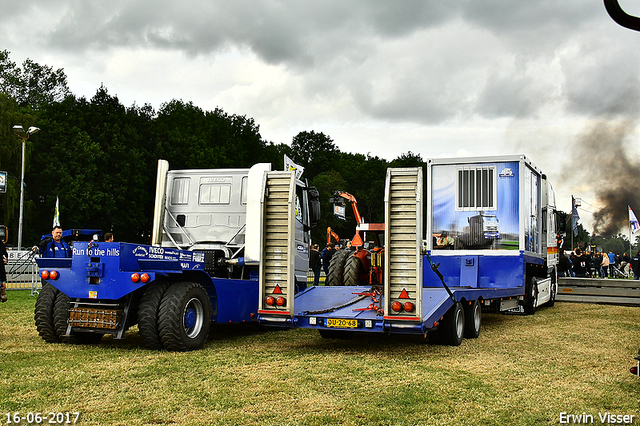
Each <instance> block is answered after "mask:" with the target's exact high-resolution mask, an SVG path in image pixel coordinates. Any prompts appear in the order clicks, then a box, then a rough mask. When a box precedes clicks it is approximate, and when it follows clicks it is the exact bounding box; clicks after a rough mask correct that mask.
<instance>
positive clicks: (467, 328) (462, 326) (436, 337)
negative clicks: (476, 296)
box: [428, 300, 482, 346]
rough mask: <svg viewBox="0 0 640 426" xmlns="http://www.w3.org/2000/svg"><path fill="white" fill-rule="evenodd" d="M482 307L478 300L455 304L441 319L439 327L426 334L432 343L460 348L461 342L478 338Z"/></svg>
mask: <svg viewBox="0 0 640 426" xmlns="http://www.w3.org/2000/svg"><path fill="white" fill-rule="evenodd" d="M481 323H482V307H481V306H480V301H479V300H472V301H466V302H455V303H454V305H453V306H452V307H451V308H450V309H449V310H448V311H447V313H446V314H445V315H444V317H443V318H442V321H441V322H440V326H439V328H438V329H437V330H435V331H430V332H429V333H428V335H429V339H430V340H431V341H433V342H434V343H444V344H447V345H450V346H460V344H462V340H463V339H464V338H465V337H466V338H467V339H476V338H478V336H480V325H481Z"/></svg>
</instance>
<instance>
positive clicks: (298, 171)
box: [284, 154, 304, 179]
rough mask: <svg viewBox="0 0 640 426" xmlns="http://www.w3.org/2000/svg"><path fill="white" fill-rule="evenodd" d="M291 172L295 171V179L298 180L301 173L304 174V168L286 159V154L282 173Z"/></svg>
mask: <svg viewBox="0 0 640 426" xmlns="http://www.w3.org/2000/svg"><path fill="white" fill-rule="evenodd" d="M292 170H295V171H296V178H298V179H300V178H301V177H302V173H304V167H302V166H300V165H299V164H296V163H294V162H293V160H291V158H289V157H287V154H284V171H285V172H290V171H292Z"/></svg>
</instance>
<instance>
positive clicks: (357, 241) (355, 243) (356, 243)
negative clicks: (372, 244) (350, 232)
mask: <svg viewBox="0 0 640 426" xmlns="http://www.w3.org/2000/svg"><path fill="white" fill-rule="evenodd" d="M351 245H353V246H356V247H358V246H361V245H362V238H360V234H358V233H356V235H355V237H353V240H351Z"/></svg>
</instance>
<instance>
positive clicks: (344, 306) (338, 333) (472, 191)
mask: <svg viewBox="0 0 640 426" xmlns="http://www.w3.org/2000/svg"><path fill="white" fill-rule="evenodd" d="M425 191H426V193H427V194H428V196H427V197H426V199H425V197H424V192H425ZM384 203H385V222H384V250H383V253H375V254H373V255H374V256H375V257H376V258H375V259H371V262H369V263H370V264H371V265H374V266H376V267H377V269H378V270H377V271H376V273H373V271H372V273H371V274H370V280H369V281H368V282H364V283H362V282H361V283H360V285H356V286H313V287H310V288H308V289H306V290H305V291H303V292H300V293H297V294H295V293H294V291H293V290H292V288H291V282H292V280H293V279H294V278H293V275H292V270H290V269H287V265H284V264H282V263H278V264H277V265H276V264H274V262H272V261H271V259H270V258H269V251H268V250H267V251H265V253H264V256H265V257H264V259H263V262H261V268H262V269H261V275H260V301H259V308H258V320H259V322H260V323H261V324H263V325H265V326H273V327H302V328H311V329H317V330H318V331H319V333H320V335H321V336H322V337H328V338H344V337H348V336H351V335H353V333H357V332H365V333H366V332H368V333H384V334H416V335H422V336H425V337H427V336H428V338H429V339H430V340H431V341H435V342H439V343H446V344H450V345H460V344H461V343H462V341H463V339H464V338H465V337H467V338H477V337H478V336H479V334H480V328H481V320H482V312H483V311H484V312H486V311H491V312H506V311H508V312H517V313H523V314H533V313H534V312H535V310H536V308H537V307H538V306H541V305H543V304H547V305H553V304H554V302H555V296H556V293H557V272H556V264H557V243H556V232H555V228H556V224H555V195H554V192H553V189H552V187H551V185H550V184H549V182H548V181H547V179H546V176H545V175H544V174H543V173H542V172H541V171H540V170H539V169H538V168H536V167H535V165H533V164H532V163H531V161H530V160H529V159H528V158H527V157H525V156H524V155H517V156H499V157H480V158H452V159H431V160H428V162H427V179H426V180H425V179H424V178H423V169H422V168H390V169H388V170H387V177H386V185H385V199H384ZM425 216H426V217H425ZM478 217H481V218H483V220H478ZM498 223H499V230H498V226H497V225H498ZM487 225H490V227H489V228H487ZM474 227H475V228H474ZM442 235H446V236H447V238H448V241H450V242H451V244H446V245H441V244H438V241H439V239H438V238H437V237H436V236H442ZM265 238H267V239H268V238H269V235H268V233H267V234H265ZM440 240H441V239H440ZM366 241H367V236H366V235H364V238H363V244H366ZM281 242H282V244H286V241H285V240H282V241H281ZM288 244H292V243H291V242H289V243H288ZM277 248H278V250H279V251H284V250H286V249H287V247H285V246H279V247H277ZM288 250H291V248H290V247H289V248H288ZM346 250H349V249H346ZM335 256H336V255H334V257H335ZM332 263H333V262H332ZM380 269H382V271H383V272H382V274H380V272H379V270H380ZM330 273H331V271H330ZM381 275H382V277H381ZM278 298H280V299H279V300H280V303H276V304H274V303H272V301H273V300H276V299H278Z"/></svg>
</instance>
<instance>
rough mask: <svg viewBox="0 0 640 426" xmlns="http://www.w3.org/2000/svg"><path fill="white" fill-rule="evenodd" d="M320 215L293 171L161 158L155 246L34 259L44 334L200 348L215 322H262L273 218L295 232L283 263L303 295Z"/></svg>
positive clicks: (83, 248)
mask: <svg viewBox="0 0 640 426" xmlns="http://www.w3.org/2000/svg"><path fill="white" fill-rule="evenodd" d="M274 204H275V205H276V207H273V205H274ZM267 205H268V206H270V207H269V208H268V209H267V208H266V206H267ZM319 214H320V208H319V197H318V193H317V190H315V188H313V187H308V186H307V185H306V183H305V182H303V181H302V180H300V179H299V178H298V177H297V176H296V173H295V172H294V171H292V172H278V171H271V165H270V164H265V163H260V164H256V165H254V166H253V167H251V168H250V169H203V170H175V171H170V170H169V165H168V163H167V162H166V161H164V160H160V161H159V162H158V174H157V182H156V199H155V208H154V218H153V232H152V241H151V245H144V244H132V243H125V242H98V241H89V242H76V243H74V244H73V247H72V257H71V258H64V259H60V258H53V259H51V258H38V259H36V262H37V263H38V266H39V268H40V273H41V277H42V280H43V287H42V290H41V291H40V294H39V295H38V299H37V301H36V306H35V323H36V328H37V330H38V333H39V334H40V336H41V337H42V338H43V339H44V340H45V341H47V342H52V343H54V342H65V343H96V342H98V341H100V340H101V339H102V337H103V336H104V335H105V334H112V335H114V336H115V338H117V339H121V338H123V337H124V334H125V332H126V331H127V330H128V329H129V328H130V327H132V326H134V325H137V327H138V331H139V336H140V340H141V343H142V345H143V346H144V347H145V348H148V349H166V350H172V351H188V350H195V349H200V348H202V346H203V345H204V343H205V341H206V339H207V335H208V333H209V330H210V327H211V324H212V323H213V324H216V323H218V324H220V323H229V322H231V323H241V322H255V321H256V320H257V310H258V293H259V288H258V287H259V282H258V277H259V267H260V265H259V262H260V253H261V251H262V240H263V239H262V237H261V233H262V232H263V230H264V229H266V228H268V227H269V226H271V225H272V224H273V223H274V219H273V216H274V215H277V216H278V219H277V220H275V221H276V222H281V221H284V222H287V223H289V224H290V225H291V227H292V229H293V233H292V244H293V247H294V249H293V250H292V251H291V252H287V253H286V255H287V257H288V258H290V259H291V269H292V274H293V277H294V278H293V284H292V285H293V287H294V288H296V289H297V291H299V290H302V289H304V287H305V286H306V275H307V270H308V257H309V243H310V234H309V231H310V229H311V228H312V227H313V226H314V225H315V224H316V223H317V222H318V221H319Z"/></svg>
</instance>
